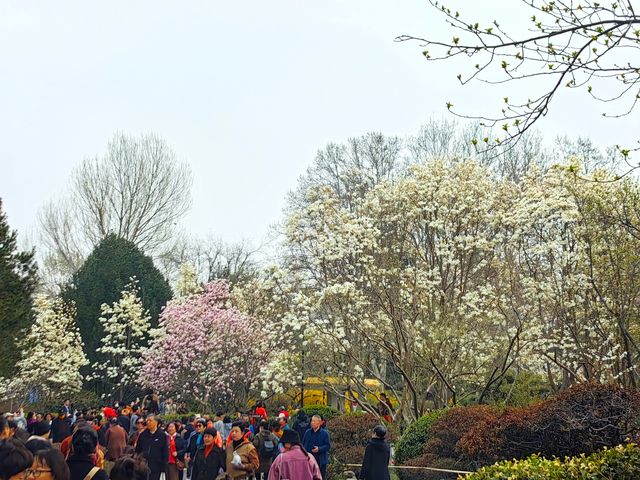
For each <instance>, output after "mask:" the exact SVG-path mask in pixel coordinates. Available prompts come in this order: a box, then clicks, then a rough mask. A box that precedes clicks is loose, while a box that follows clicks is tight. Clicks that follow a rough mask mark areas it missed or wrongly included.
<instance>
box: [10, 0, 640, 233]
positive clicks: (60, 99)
mask: <svg viewBox="0 0 640 480" xmlns="http://www.w3.org/2000/svg"><path fill="white" fill-rule="evenodd" d="M451 3H452V4H453V5H454V6H456V5H466V6H467V7H465V8H467V9H469V8H471V9H472V10H471V12H472V13H476V12H484V13H485V16H486V15H491V14H495V15H496V16H497V17H498V18H499V19H500V21H501V23H502V25H506V24H513V25H517V24H519V23H521V19H522V16H518V12H519V11H521V10H520V9H519V7H518V5H519V4H520V2H516V0H510V1H509V2H506V1H505V0H485V1H481V0H476V1H474V2H471V1H469V0H465V1H462V0H459V1H457V2H456V1H452V2H451ZM507 3H509V7H507V6H506V4H507ZM471 5H473V7H471ZM465 8H462V11H463V12H464V11H465ZM474 10H475V12H474ZM442 23H443V22H442V21H441V19H440V18H438V17H436V16H435V15H434V12H433V10H432V9H431V8H430V7H429V6H428V4H427V2H426V1H425V0H323V1H316V2H311V1H302V0H269V1H265V0H243V1H240V0H238V1H227V2H220V1H213V0H210V1H187V0H183V1H180V2H177V1H173V2H167V1H159V0H152V1H144V0H136V1H133V2H132V1H130V0H123V1H122V0H117V1H116V0H110V1H102V2H87V1H86V0H82V1H67V0H65V1H62V2H51V1H49V0H46V1H24V0H0V132H1V137H0V163H1V168H0V197H2V198H3V200H4V203H5V208H6V210H7V212H8V215H9V222H10V224H11V225H12V227H14V228H17V229H18V230H19V233H21V234H23V233H26V234H30V235H33V234H34V228H35V224H36V222H35V220H36V214H37V211H38V209H39V208H40V207H41V206H42V205H43V204H44V203H45V202H46V201H47V200H48V199H51V198H53V197H55V196H58V195H60V194H62V193H64V191H65V188H66V186H67V181H68V179H69V175H70V172H71V171H72V169H73V168H74V167H75V166H76V165H77V164H78V163H79V162H80V161H81V160H82V159H83V158H84V157H86V156H94V155H97V154H101V153H102V152H103V151H104V149H105V145H106V143H107V141H108V140H109V138H110V137H111V136H112V135H113V134H114V132H116V131H122V132H126V133H131V134H139V133H143V132H155V133H158V134H160V135H161V136H163V137H164V138H165V140H166V141H167V142H168V143H169V144H171V145H172V146H173V147H174V149H175V151H176V152H177V155H178V157H179V158H180V159H181V160H183V161H186V162H188V163H189V165H190V166H191V168H192V170H193V173H194V178H195V182H194V186H193V198H194V202H193V208H192V210H191V212H190V213H189V214H188V216H186V217H185V219H184V226H185V230H187V231H189V232H191V233H193V234H198V235H204V234H212V235H215V236H220V237H222V238H224V239H227V240H236V239H240V238H252V239H254V240H255V241H256V243H257V242H258V241H259V240H260V239H261V238H262V237H263V236H264V235H265V234H266V233H267V230H268V227H269V225H270V224H272V223H273V222H275V221H276V220H277V219H278V218H279V217H280V214H281V210H282V207H283V205H284V199H285V195H286V192H287V191H289V190H291V189H293V188H294V187H295V183H296V179H297V177H298V176H299V175H300V174H301V173H302V172H303V171H304V169H305V168H306V167H307V165H308V164H309V163H310V162H311V161H312V159H313V157H314V155H315V152H316V151H317V150H318V149H319V148H322V147H323V146H324V145H325V144H326V143H328V142H331V141H343V140H345V139H346V138H348V137H351V136H356V135H360V134H363V133H366V132H368V131H381V132H384V133H387V134H400V135H406V134H414V133H416V132H417V131H418V129H419V127H420V125H421V124H422V123H423V122H425V121H427V120H428V119H429V118H430V117H434V118H438V117H440V116H445V115H446V108H445V102H446V101H452V102H453V103H455V104H457V105H460V104H465V105H468V107H469V108H468V109H469V110H470V111H473V110H474V109H475V110H476V111H477V110H478V109H482V107H483V105H485V104H484V103H483V102H484V101H485V100H486V98H487V95H486V94H485V91H483V90H482V89H481V88H480V87H471V88H465V89H464V90H461V89H460V87H459V86H457V85H456V80H455V75H456V74H457V73H458V70H456V68H457V67H454V66H453V65H451V66H449V65H448V64H440V63H439V64H434V63H426V62H425V61H424V60H423V58H422V56H421V48H420V46H419V45H417V44H408V43H403V44H398V43H394V38H395V37H396V36H397V35H400V34H404V33H409V34H415V35H426V34H427V33H429V32H431V34H432V35H433V34H439V33H440V32H442V35H444V36H445V38H449V37H450V34H449V33H446V30H445V29H444V28H443V26H442ZM501 93H502V92H499V91H498V92H497V94H498V95H500V94H501ZM500 98H501V97H500ZM600 111H601V107H599V106H597V105H593V104H592V103H590V102H588V101H586V100H585V97H584V96H578V95H565V96H564V97H562V98H560V99H558V101H557V102H556V104H555V105H554V106H553V109H552V111H551V113H550V115H549V116H548V118H546V119H545V121H544V122H542V123H540V124H539V129H540V130H541V131H542V132H543V133H544V134H545V135H546V136H549V138H552V137H554V136H555V135H557V134H565V133H566V134H568V135H571V136H576V135H579V134H581V135H586V136H590V137H591V138H592V139H593V140H594V141H595V142H596V143H598V144H600V145H610V144H613V143H625V142H626V143H627V144H628V143H629V142H631V141H632V140H634V139H635V138H636V136H635V134H636V133H637V125H638V121H637V120H638V115H636V116H635V117H632V118H627V119H626V120H624V121H618V122H614V121H608V120H603V119H601V118H599V113H600ZM634 126H635V128H634ZM634 130H636V132H634Z"/></svg>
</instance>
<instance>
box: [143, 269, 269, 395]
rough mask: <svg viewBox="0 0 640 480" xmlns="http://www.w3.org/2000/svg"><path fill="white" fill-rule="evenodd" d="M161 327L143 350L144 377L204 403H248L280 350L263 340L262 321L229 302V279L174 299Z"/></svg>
mask: <svg viewBox="0 0 640 480" xmlns="http://www.w3.org/2000/svg"><path fill="white" fill-rule="evenodd" d="M160 327H161V329H162V333H161V334H160V336H159V337H158V338H157V339H156V340H155V341H154V342H153V344H152V345H151V348H149V350H147V351H146V352H145V354H144V366H143V368H142V371H141V374H140V382H141V383H142V384H143V385H145V386H150V387H153V388H154V389H156V390H157V391H159V392H161V393H165V394H178V395H187V396H191V397H192V398H193V399H195V400H197V401H199V402H200V403H202V404H203V405H206V404H216V405H230V404H231V402H232V401H235V402H236V404H237V405H244V404H245V402H246V401H247V399H248V396H249V393H250V392H251V390H252V387H253V386H254V385H257V384H258V381H259V379H260V377H261V370H262V369H263V366H264V365H265V363H266V362H267V361H268V359H269V357H270V356H271V355H275V352H274V351H273V350H271V349H270V348H269V346H268V345H267V344H266V343H264V341H263V340H262V339H261V335H262V333H263V326H262V325H260V324H259V322H258V321H257V320H256V319H254V318H252V317H250V316H248V315H246V314H243V313H241V312H240V311H239V310H238V309H237V308H235V307H232V306H230V301H229V284H228V282H227V281H225V280H217V281H214V282H211V283H209V284H207V285H206V286H205V288H204V291H203V292H202V293H199V294H194V295H191V296H189V297H187V298H179V299H176V300H172V301H171V302H170V303H169V304H168V305H167V307H166V308H165V309H164V311H163V312H162V314H161V316H160ZM265 338H266V337H265Z"/></svg>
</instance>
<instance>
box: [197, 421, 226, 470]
mask: <svg viewBox="0 0 640 480" xmlns="http://www.w3.org/2000/svg"><path fill="white" fill-rule="evenodd" d="M217 434H218V432H217V431H216V429H215V428H207V429H206V430H205V431H204V435H203V437H202V438H203V443H202V445H200V446H199V447H198V449H197V450H196V455H195V458H194V461H193V470H192V472H191V480H215V478H216V477H217V476H218V474H219V472H220V469H222V470H223V471H224V469H225V463H226V458H225V457H226V455H225V452H224V450H222V449H221V448H220V447H218V446H217V445H216V444H215V439H216V435H217Z"/></svg>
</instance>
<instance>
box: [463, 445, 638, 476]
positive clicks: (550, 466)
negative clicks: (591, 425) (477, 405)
mask: <svg viewBox="0 0 640 480" xmlns="http://www.w3.org/2000/svg"><path fill="white" fill-rule="evenodd" d="M460 478H462V477H460ZM596 478H602V479H615V480H636V479H637V478H640V448H638V446H637V445H634V444H628V445H619V446H617V447H614V448H612V449H606V448H605V449H604V450H601V451H599V452H596V453H593V454H591V455H589V456H585V455H580V456H576V457H572V458H566V459H565V460H564V461H561V460H559V459H557V458H556V459H553V460H548V459H545V458H542V457H540V456H539V455H537V454H536V455H532V456H531V457H529V458H527V459H526V460H514V461H506V462H501V463H498V464H496V465H491V466H490V467H484V468H482V469H480V470H479V471H477V472H476V473H473V474H471V475H467V476H466V477H465V480H543V479H544V480H547V479H553V480H555V479H557V480H560V479H562V480H591V479H596Z"/></svg>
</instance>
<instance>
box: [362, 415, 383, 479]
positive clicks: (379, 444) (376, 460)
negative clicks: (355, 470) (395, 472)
mask: <svg viewBox="0 0 640 480" xmlns="http://www.w3.org/2000/svg"><path fill="white" fill-rule="evenodd" d="M386 436H387V429H386V428H385V427H384V426H383V425H378V426H377V427H375V428H374V429H373V436H372V437H371V440H369V443H368V444H367V448H366V449H365V451H364V459H363V460H362V469H361V470H360V479H361V480H389V478H390V477H389V457H390V456H391V448H390V447H389V444H388V443H387V442H386V441H385V437H386Z"/></svg>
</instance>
